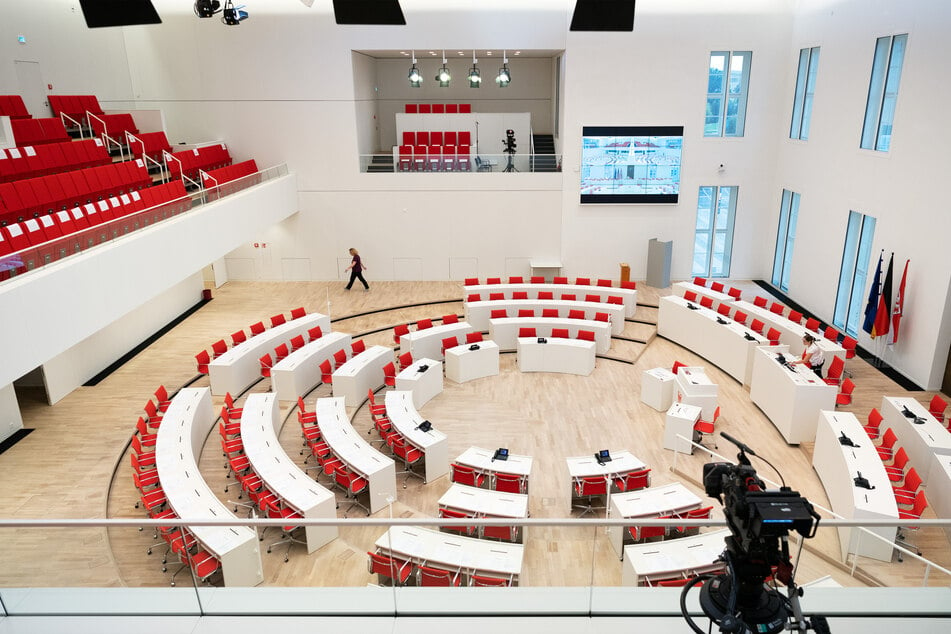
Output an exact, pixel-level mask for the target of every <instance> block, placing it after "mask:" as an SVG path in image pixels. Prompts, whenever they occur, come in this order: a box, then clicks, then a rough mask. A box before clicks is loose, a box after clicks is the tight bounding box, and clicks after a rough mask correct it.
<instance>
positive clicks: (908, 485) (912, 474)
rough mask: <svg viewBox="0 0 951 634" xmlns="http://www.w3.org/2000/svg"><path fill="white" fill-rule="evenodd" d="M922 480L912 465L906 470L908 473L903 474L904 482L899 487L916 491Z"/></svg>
mask: <svg viewBox="0 0 951 634" xmlns="http://www.w3.org/2000/svg"><path fill="white" fill-rule="evenodd" d="M922 482H923V480H922V479H921V476H920V475H918V471H917V470H916V469H915V468H914V467H912V468H911V469H909V470H908V475H906V476H905V482H904V483H903V484H902V486H901V488H902V489H904V490H906V491H917V490H918V487H920V486H921V483H922Z"/></svg>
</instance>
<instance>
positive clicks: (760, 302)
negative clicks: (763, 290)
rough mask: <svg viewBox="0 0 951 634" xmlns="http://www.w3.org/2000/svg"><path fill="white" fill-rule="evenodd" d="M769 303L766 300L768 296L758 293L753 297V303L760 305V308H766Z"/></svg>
mask: <svg viewBox="0 0 951 634" xmlns="http://www.w3.org/2000/svg"><path fill="white" fill-rule="evenodd" d="M767 303H768V302H767V301H766V298H765V297H761V296H760V295H757V296H756V297H754V298H753V305H754V306H758V307H759V308H766V304H767Z"/></svg>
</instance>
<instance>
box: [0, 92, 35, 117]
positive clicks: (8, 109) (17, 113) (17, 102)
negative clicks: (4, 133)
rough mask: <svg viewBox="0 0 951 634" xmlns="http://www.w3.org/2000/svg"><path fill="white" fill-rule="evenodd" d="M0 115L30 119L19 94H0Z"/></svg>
mask: <svg viewBox="0 0 951 634" xmlns="http://www.w3.org/2000/svg"><path fill="white" fill-rule="evenodd" d="M0 117H10V118H11V119H32V118H33V115H31V114H30V112H29V111H28V110H27V109H26V104H24V103H23V97H21V96H20V95H0Z"/></svg>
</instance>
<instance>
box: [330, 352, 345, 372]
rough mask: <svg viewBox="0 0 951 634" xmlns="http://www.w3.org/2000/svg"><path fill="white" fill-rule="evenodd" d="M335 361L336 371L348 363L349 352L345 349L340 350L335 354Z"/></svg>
mask: <svg viewBox="0 0 951 634" xmlns="http://www.w3.org/2000/svg"><path fill="white" fill-rule="evenodd" d="M333 359H334V370H338V369H339V368H340V366H342V365H343V364H344V363H346V362H347V350H346V349H345V348H341V349H340V350H337V351H336V352H334V357H333Z"/></svg>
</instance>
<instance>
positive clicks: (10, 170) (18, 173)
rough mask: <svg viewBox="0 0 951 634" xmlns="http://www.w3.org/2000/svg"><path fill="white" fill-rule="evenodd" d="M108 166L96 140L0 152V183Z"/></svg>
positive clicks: (103, 150)
mask: <svg viewBox="0 0 951 634" xmlns="http://www.w3.org/2000/svg"><path fill="white" fill-rule="evenodd" d="M110 163H112V159H111V158H109V154H108V153H107V152H106V146H105V144H103V142H102V141H100V140H99V139H86V140H85V141H66V142H65V143H47V144H45V145H37V146H35V147H34V146H26V147H16V148H7V149H6V150H4V149H0V183H8V182H11V181H16V180H22V179H24V178H36V177H37V176H47V175H49V174H58V173H60V172H68V171H71V170H77V169H83V168H86V167H96V166H97V165H109V164H110Z"/></svg>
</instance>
